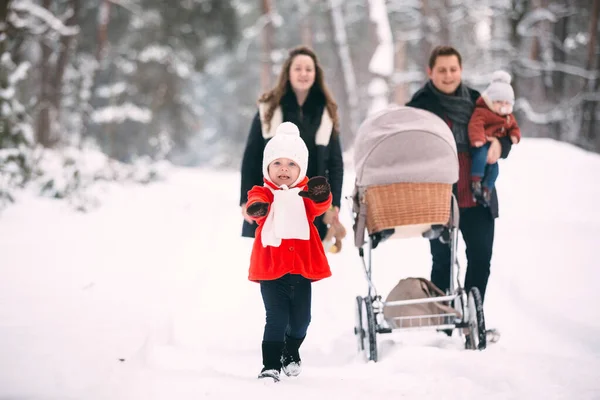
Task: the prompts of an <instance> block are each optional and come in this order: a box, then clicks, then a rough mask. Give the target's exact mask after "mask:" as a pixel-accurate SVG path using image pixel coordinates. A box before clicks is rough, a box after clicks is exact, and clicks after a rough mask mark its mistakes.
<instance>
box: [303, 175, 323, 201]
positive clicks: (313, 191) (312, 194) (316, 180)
mask: <svg viewBox="0 0 600 400" xmlns="http://www.w3.org/2000/svg"><path fill="white" fill-rule="evenodd" d="M307 186H308V190H304V191H302V192H299V193H298V194H299V195H300V196H302V197H307V198H309V199H311V200H312V201H314V202H315V203H322V202H324V201H326V200H327V199H328V198H329V193H331V187H330V186H329V182H327V179H325V177H323V176H315V177H313V178H310V179H309V180H308V184H307Z"/></svg>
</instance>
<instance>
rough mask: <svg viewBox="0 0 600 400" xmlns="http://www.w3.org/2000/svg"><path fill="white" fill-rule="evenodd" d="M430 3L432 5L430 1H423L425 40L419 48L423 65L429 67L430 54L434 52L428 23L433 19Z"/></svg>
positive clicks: (422, 40)
mask: <svg viewBox="0 0 600 400" xmlns="http://www.w3.org/2000/svg"><path fill="white" fill-rule="evenodd" d="M429 3H430V0H421V4H422V10H423V13H422V14H423V16H422V18H423V21H424V23H423V24H421V25H422V29H423V39H421V43H420V46H419V47H420V48H421V56H422V57H423V59H422V64H423V65H427V66H429V65H428V64H427V63H428V61H429V54H430V53H431V50H433V45H432V43H431V40H430V36H431V29H430V28H429V26H428V24H427V21H428V20H429V18H430V17H431V7H430V4H429Z"/></svg>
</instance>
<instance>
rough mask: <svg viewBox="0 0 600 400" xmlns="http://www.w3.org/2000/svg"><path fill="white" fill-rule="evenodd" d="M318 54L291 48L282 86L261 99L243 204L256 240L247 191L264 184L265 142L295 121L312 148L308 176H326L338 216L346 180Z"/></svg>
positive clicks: (248, 232)
mask: <svg viewBox="0 0 600 400" xmlns="http://www.w3.org/2000/svg"><path fill="white" fill-rule="evenodd" d="M323 75H324V74H323V69H322V68H321V66H320V65H319V61H318V59H317V56H316V54H315V53H314V52H313V51H312V50H311V49H309V48H307V47H304V46H301V47H296V48H294V49H292V50H291V51H290V53H289V56H288V58H287V60H286V61H285V63H284V64H283V67H282V70H281V73H280V75H279V80H278V82H277V85H276V86H275V88H273V89H272V90H270V91H268V92H266V93H264V94H263V95H262V96H261V97H260V99H259V100H258V112H257V113H256V115H255V116H254V120H253V121H252V126H251V128H250V134H249V135H248V140H247V143H246V149H245V151H244V157H243V161H242V171H241V172H242V179H241V190H240V206H241V208H242V215H243V216H244V225H243V227H242V236H244V237H254V231H255V230H256V226H257V225H256V224H255V223H254V222H253V221H252V220H251V219H250V218H249V217H248V216H247V215H246V214H245V209H246V207H244V206H245V204H246V202H247V200H248V191H249V190H250V189H252V187H253V186H254V185H262V184H263V173H262V157H263V151H264V148H265V144H266V143H267V141H268V140H269V139H271V138H272V137H273V135H274V134H275V129H276V128H277V126H278V125H279V124H280V123H282V122H293V123H294V124H296V125H297V126H298V128H299V129H300V136H301V137H302V139H303V140H304V142H305V143H306V146H307V147H308V153H309V159H308V169H307V173H306V176H307V177H308V178H311V177H313V176H325V177H326V178H327V179H328V181H329V183H330V185H331V193H332V196H333V202H332V209H330V210H329V211H327V213H329V214H333V215H330V217H333V218H337V216H338V213H339V209H340V203H341V197H342V183H343V178H344V162H343V158H342V148H341V145H340V139H339V130H338V129H339V119H338V115H337V105H336V103H335V101H334V100H333V97H332V95H331V92H330V91H329V89H328V88H327V85H326V84H325V79H324V76H323ZM315 225H316V227H317V229H318V231H319V236H320V237H321V240H323V238H324V237H325V234H326V233H327V226H326V225H325V224H324V223H323V216H321V217H319V218H317V219H316V220H315Z"/></svg>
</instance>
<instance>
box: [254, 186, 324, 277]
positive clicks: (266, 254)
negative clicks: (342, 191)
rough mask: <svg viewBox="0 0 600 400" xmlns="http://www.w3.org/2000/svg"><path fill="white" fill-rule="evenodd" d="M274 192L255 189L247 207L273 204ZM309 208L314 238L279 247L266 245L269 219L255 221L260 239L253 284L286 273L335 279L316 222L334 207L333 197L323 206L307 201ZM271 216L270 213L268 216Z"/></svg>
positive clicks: (286, 242) (287, 241) (285, 242)
mask: <svg viewBox="0 0 600 400" xmlns="http://www.w3.org/2000/svg"><path fill="white" fill-rule="evenodd" d="M307 182H308V178H304V180H302V181H301V182H300V183H299V184H298V185H297V187H299V188H301V189H302V190H304V189H305V187H306V183H307ZM265 184H266V185H269V186H270V187H271V188H273V189H275V190H277V189H278V187H277V186H275V185H273V184H272V183H271V182H268V181H266V180H265ZM273 197H274V196H273V193H272V192H271V190H270V189H269V188H268V187H266V186H254V187H253V188H252V189H251V190H250V191H249V192H248V203H247V204H246V207H248V206H250V205H252V204H253V203H256V202H262V203H269V204H271V203H272V202H273ZM303 199H304V206H305V208H306V217H307V218H308V221H309V222H310V223H309V227H310V239H309V240H300V239H282V240H281V244H280V245H279V247H273V246H267V247H263V245H262V240H261V238H262V229H263V226H264V223H265V220H266V218H267V217H266V216H264V217H258V218H254V217H251V218H252V219H253V220H254V221H256V222H257V223H258V228H256V237H255V239H254V246H253V247H252V255H251V256H250V270H249V274H248V279H249V280H251V281H253V282H259V281H268V280H273V279H277V278H281V277H282V276H283V275H285V274H300V275H302V276H303V277H305V278H307V279H310V280H312V281H318V280H320V279H323V278H327V277H329V276H331V270H330V269H329V263H328V262H327V257H326V256H325V251H324V249H323V244H322V243H321V239H320V238H319V232H318V231H317V228H316V227H315V224H314V223H313V221H314V219H315V218H316V217H318V216H319V215H321V214H323V213H325V211H327V210H328V209H329V207H331V194H330V195H329V198H328V199H327V200H326V201H324V202H322V203H315V202H314V201H312V200H310V199H307V198H303ZM267 215H268V213H267Z"/></svg>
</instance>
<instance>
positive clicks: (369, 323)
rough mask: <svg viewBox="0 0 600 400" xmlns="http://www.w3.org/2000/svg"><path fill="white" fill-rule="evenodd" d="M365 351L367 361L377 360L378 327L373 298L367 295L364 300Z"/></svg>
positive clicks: (363, 327)
mask: <svg viewBox="0 0 600 400" xmlns="http://www.w3.org/2000/svg"><path fill="white" fill-rule="evenodd" d="M362 333H363V351H364V353H365V358H366V359H367V361H374V362H377V336H376V335H377V328H376V321H375V312H374V311H373V299H371V297H370V296H367V297H365V298H364V300H363V301H362Z"/></svg>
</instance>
